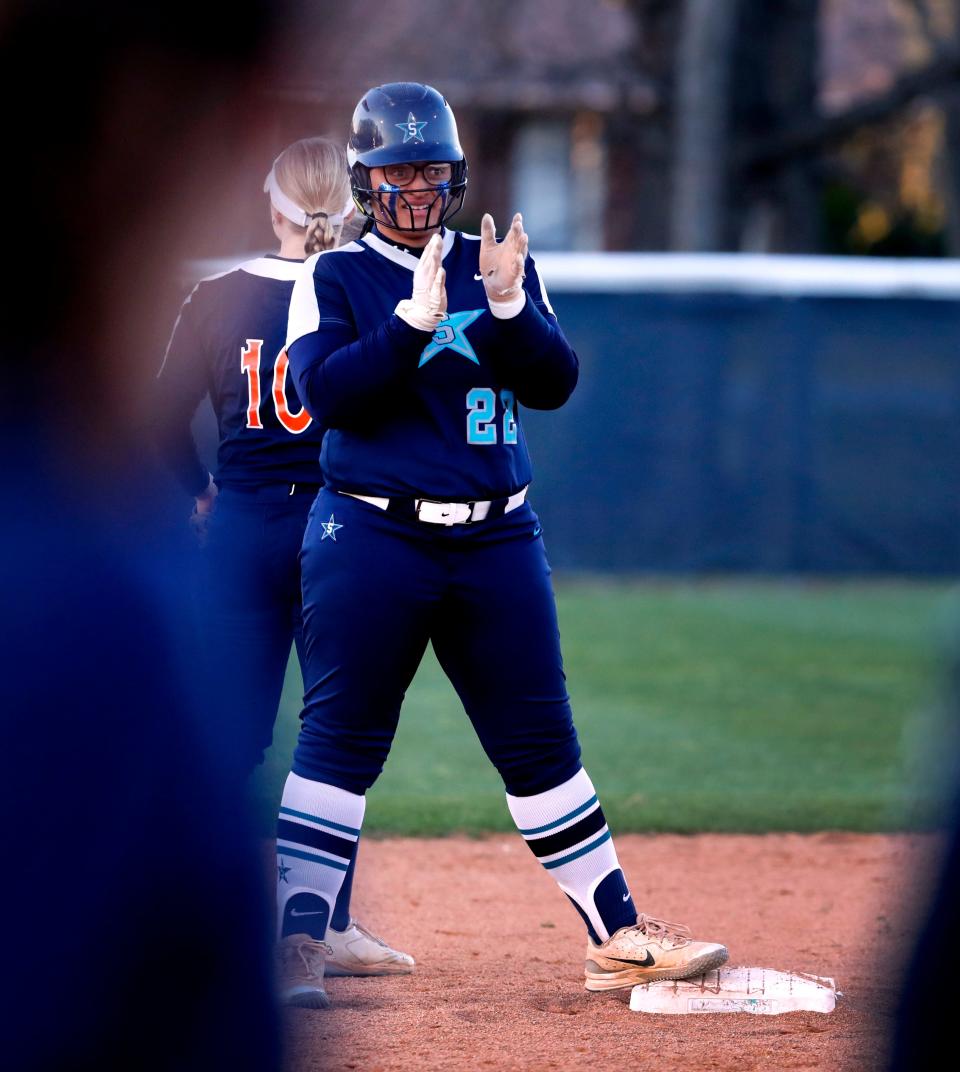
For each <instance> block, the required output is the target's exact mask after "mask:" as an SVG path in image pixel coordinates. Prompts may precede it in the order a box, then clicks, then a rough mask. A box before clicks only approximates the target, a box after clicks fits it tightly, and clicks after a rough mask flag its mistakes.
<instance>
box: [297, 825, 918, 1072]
mask: <svg viewBox="0 0 960 1072" xmlns="http://www.w3.org/2000/svg"><path fill="white" fill-rule="evenodd" d="M617 848H618V851H619V853H620V858H621V862H622V863H623V865H624V870H625V871H626V873H627V875H628V877H629V879H630V882H631V886H632V889H633V893H634V898H635V900H636V902H637V904H638V906H639V907H640V908H641V910H646V911H649V912H650V914H651V915H661V916H664V917H666V918H667V919H674V920H677V921H681V922H687V923H689V924H690V925H691V926H693V927H694V929H695V932H696V934H697V935H698V936H703V937H704V938H708V939H714V940H719V941H723V942H725V943H726V944H727V946H728V947H729V949H730V963H731V964H749V965H756V966H760V967H770V968H778V969H793V970H798V971H806V972H814V973H816V974H819V975H829V976H834V977H835V978H836V979H837V981H838V984H839V986H840V989H841V990H842V991H843V994H844V997H843V999H842V1000H841V1001H840V1002H839V1003H838V1005H837V1009H836V1011H835V1012H834V1013H832V1014H831V1015H829V1016H828V1015H823V1014H816V1013H791V1014H788V1015H785V1016H778V1017H764V1016H749V1015H743V1014H741V1015H701V1016H650V1015H646V1014H642V1013H631V1012H630V1010H629V1008H628V1007H627V1001H628V999H629V990H625V991H621V992H619V993H615V994H607V995H600V994H587V993H586V992H585V991H584V990H583V989H582V981H581V977H580V972H581V970H582V960H583V928H582V925H581V923H580V921H579V919H578V917H577V916H576V914H575V913H574V911H573V909H572V907H570V905H569V904H567V902H566V900H565V898H564V897H563V896H562V895H561V894H560V893H558V891H557V890H556V888H555V886H554V884H553V882H552V880H551V879H550V878H549V877H548V875H547V874H546V873H545V872H544V871H543V870H542V869H541V868H539V867H537V866H536V864H535V862H534V860H533V857H532V856H531V854H530V853H529V851H528V850H527V849H526V847H525V846H524V845H523V844H522V843H521V842H520V841H519V839H518V838H516V837H510V836H497V837H491V838H486V839H483V840H468V839H464V838H450V839H437V840H416V839H396V840H386V841H367V842H365V844H364V846H363V848H362V850H361V857H360V867H359V870H358V876H357V889H356V893H355V896H354V910H355V913H356V915H357V916H358V917H359V918H360V919H361V920H362V921H363V922H364V923H366V924H367V925H368V926H369V927H370V928H371V929H373V930H375V931H379V932H380V933H381V934H383V935H384V936H385V937H387V938H388V939H389V940H390V941H391V943H392V944H395V945H397V946H398V947H399V948H402V949H405V950H407V951H409V952H411V953H413V955H414V956H415V957H416V958H417V962H418V964H417V969H416V972H415V973H414V974H413V975H410V976H405V977H398V978H392V979H391V978H386V979H332V980H330V982H329V985H328V989H329V993H330V996H331V999H332V1001H333V1003H334V1008H333V1009H331V1010H330V1011H328V1012H322V1013H321V1012H304V1011H300V1010H291V1011H290V1012H289V1014H288V1017H287V1030H286V1036H287V1045H288V1067H289V1068H290V1069H293V1070H296V1072H307V1070H308V1069H310V1070H312V1069H325V1070H326V1069H336V1070H340V1069H352V1070H353V1069H355V1070H358V1072H378V1070H382V1072H400V1070H404V1072H406V1070H416V1072H421V1070H422V1072H435V1070H440V1069H444V1070H446V1069H451V1070H452V1069H478V1070H481V1072H494V1070H501V1069H503V1070H521V1069H523V1070H534V1069H538V1070H539V1069H544V1070H548V1069H557V1070H563V1072H567V1070H581V1069H583V1070H587V1069H589V1070H591V1072H595V1070H596V1069H598V1068H638V1067H647V1068H657V1069H658V1070H664V1069H680V1068H683V1069H685V1070H690V1069H695V1070H700V1069H704V1070H706V1069H709V1070H716V1072H725V1070H731V1072H733V1070H736V1072H749V1070H752V1069H756V1070H761V1069H762V1070H767V1069H770V1070H779V1069H830V1070H831V1072H836V1070H843V1072H846V1070H850V1072H852V1070H855V1069H856V1070H870V1072H873V1070H876V1069H882V1068H883V1067H884V1054H885V1051H886V1045H887V1040H888V1036H889V1032H890V1030H891V1026H892V1023H893V1019H892V1009H893V1006H894V1002H895V1000H896V996H897V987H898V984H899V982H900V980H901V978H902V972H903V969H904V960H905V956H906V955H907V953H908V951H909V943H910V941H911V938H912V933H913V928H914V926H915V913H913V912H911V911H906V910H904V908H903V907H902V906H903V905H904V903H905V899H906V902H907V903H909V901H910V900H911V899H912V898H913V896H914V894H915V891H917V890H918V888H920V884H921V882H922V880H923V878H924V877H925V875H926V874H928V872H929V867H930V864H931V861H932V860H933V859H934V857H935V850H936V844H935V841H934V839H932V838H931V837H928V836H909V835H880V834H875V835H854V834H816V835H795V834H789V835H766V836H760V837H748V836H740V835H721V836H715V835H710V836H705V835H702V836H696V837H683V836H656V837H648V836H639V835H632V836H622V837H618V839H617Z"/></svg>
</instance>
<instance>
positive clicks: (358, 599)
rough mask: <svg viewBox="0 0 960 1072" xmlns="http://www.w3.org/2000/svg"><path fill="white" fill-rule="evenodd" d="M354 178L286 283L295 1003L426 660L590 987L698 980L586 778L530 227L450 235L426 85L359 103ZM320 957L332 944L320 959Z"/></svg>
mask: <svg viewBox="0 0 960 1072" xmlns="http://www.w3.org/2000/svg"><path fill="white" fill-rule="evenodd" d="M348 159H349V162H350V164H351V174H352V181H353V194H354V199H355V201H356V203H357V204H358V205H359V206H360V207H361V209H362V211H363V213H364V214H365V215H366V216H367V219H368V224H369V226H370V229H369V232H368V233H366V234H365V235H364V236H363V237H362V239H361V240H360V241H358V242H354V243H350V244H348V245H345V246H343V247H342V248H341V249H338V250H336V251H335V252H333V253H329V254H325V255H323V256H320V257H312V258H310V259H309V260H308V261H307V262H306V265H305V266H304V269H303V270H302V271H301V272H300V274H299V275H298V278H297V281H296V283H295V285H294V290H293V297H292V299H291V306H290V325H289V331H288V337H287V349H288V352H289V354H290V365H291V369H292V370H293V373H294V376H295V379H296V384H297V389H298V391H299V394H300V397H301V398H302V399H303V400H304V404H305V405H306V406H307V408H308V410H309V411H310V413H312V414H313V416H314V418H315V419H316V420H319V421H320V422H322V423H323V424H324V425H325V426H326V427H328V428H329V431H328V432H327V435H326V437H325V439H324V442H323V450H322V454H321V465H322V469H323V477H324V487H323V489H322V490H321V491H320V493H319V495H318V496H317V499H316V501H315V503H314V504H313V507H312V508H311V511H310V520H309V522H308V524H307V530H306V533H305V535H304V544H303V551H302V555H301V565H302V577H303V595H304V647H305V661H304V676H305V699H304V710H303V715H302V719H303V722H302V727H301V732H300V737H299V741H298V744H297V748H296V752H295V755H294V762H293V770H292V772H291V774H290V776H289V778H288V780H287V783H286V787H285V790H284V795H283V803H282V807H281V809H280V818H279V825H278V842H277V845H278V852H279V853H280V854H281V855H282V856H283V858H284V859H285V860H286V861H287V864H288V865H289V867H290V870H289V872H288V873H287V875H286V880H285V885H284V886H283V887H282V889H281V896H280V901H279V907H280V910H281V933H282V935H283V936H284V943H285V945H286V947H287V949H288V950H289V959H288V962H289V965H290V969H291V976H290V978H289V979H288V984H289V987H290V991H291V994H292V996H293V1000H294V1001H296V1002H297V1003H299V1004H304V1005H310V1004H314V1003H316V1002H317V1001H318V998H317V995H318V993H322V981H321V980H322V971H323V964H322V961H323V953H324V944H323V943H324V939H325V937H327V936H328V935H329V932H328V931H327V930H326V921H327V919H328V918H329V915H330V913H331V911H332V909H333V905H334V903H335V900H336V896H337V893H338V891H339V889H340V883H341V880H342V877H343V875H344V873H345V869H346V867H347V865H348V862H349V860H350V859H351V856H352V853H353V851H354V844H355V841H356V838H357V837H358V836H359V834H360V828H361V824H362V820H363V813H364V794H365V793H366V790H367V789H368V788H369V787H370V786H371V785H372V784H373V783H374V781H375V780H376V778H377V776H378V775H379V773H380V771H381V769H382V766H383V763H384V760H385V759H386V756H387V753H388V751H389V749H390V744H391V741H392V738H393V734H394V731H395V729H396V725H397V719H398V715H399V711H400V704H401V701H402V699H403V695H404V692H405V690H406V688H407V686H408V685H409V684H410V681H411V679H412V678H413V675H414V673H415V671H416V669H417V666H418V664H419V663H420V659H421V657H422V656H423V653H424V650H425V648H426V645H427V642H428V641H431V642H432V643H433V647H434V650H435V652H436V655H437V658H438V659H439V661H440V664H441V666H442V667H443V669H444V671H445V672H446V674H447V675H448V677H449V678H450V680H451V682H452V683H453V685H454V687H455V688H456V690H457V693H458V694H459V696H460V699H461V700H462V702H463V704H464V707H465V708H466V711H467V714H468V716H469V717H470V719H471V721H472V723H473V726H474V729H475V731H476V732H477V734H478V736H479V738H480V741H481V743H482V745H483V747H484V749H485V750H486V753H487V755H488V756H489V757H490V759H491V760H492V761H493V763H494V764H495V765H496V767H497V770H498V771H499V773H500V774H501V776H502V778H503V781H504V784H505V787H506V791H507V804H508V807H509V809H510V812H511V814H512V816H513V818H514V820H515V822H516V824H517V826H518V828H519V830H520V833H521V835H522V836H523V837H524V839H525V840H526V841H527V843H528V844H529V846H530V848H531V849H532V851H533V853H534V854H535V855H536V857H537V858H538V859H539V860H540V862H541V863H542V864H543V866H544V867H546V868H547V869H548V870H549V871H550V873H551V874H552V875H553V876H554V878H555V879H556V881H557V882H558V884H559V885H560V888H561V889H562V890H563V892H564V893H565V894H566V895H567V896H568V897H569V898H570V900H571V901H572V902H573V905H574V907H575V908H576V909H577V911H578V912H579V913H580V915H581V916H582V918H583V921H584V924H585V925H586V929H587V934H588V938H587V965H586V987H587V989H589V990H606V989H612V988H616V987H625V986H631V985H633V984H634V983H637V982H642V981H647V980H651V979H678V978H685V977H688V976H692V975H698V974H700V973H702V972H704V971H707V970H709V969H710V968H714V967H716V966H718V965H719V964H722V963H723V962H724V960H725V959H726V957H727V951H726V949H724V947H723V946H721V945H717V944H713V943H705V942H695V941H693V940H692V938H691V936H690V933H689V931H688V930H687V929H686V928H685V927H682V926H678V925H674V924H670V923H666V922H664V921H662V920H656V919H653V918H651V917H648V916H643V915H641V916H639V917H638V915H637V912H636V909H635V908H634V905H633V901H632V899H631V896H630V892H629V890H628V888H627V884H626V882H625V880H624V877H623V873H622V871H621V869H620V866H619V863H618V861H617V855H616V852H615V850H614V846H613V842H612V841H611V838H610V832H609V830H608V828H607V825H606V822H605V820H604V816H603V812H602V811H601V808H600V804H599V802H598V800H597V796H596V793H595V792H594V788H593V785H592V783H591V781H590V779H589V777H588V776H587V773H586V771H585V770H584V769H583V767H582V766H581V763H580V748H579V745H578V743H577V736H576V732H575V730H574V726H573V721H572V717H571V712H570V704H569V700H568V697H567V691H566V687H565V680H564V674H563V665H562V660H561V654H560V644H559V633H558V627H557V619H556V612H555V607H554V600H553V593H552V590H551V585H550V579H549V573H550V569H549V566H548V564H547V559H546V555H545V553H544V547H543V541H542V539H541V535H540V524H539V522H538V520H537V516H536V514H535V513H534V512H533V509H532V508H531V506H530V504H529V503H528V502H527V501H526V495H527V486H528V484H529V483H530V478H531V470H530V459H529V456H528V454H527V448H526V444H525V441H524V433H523V424H522V421H521V418H520V414H519V411H518V405H519V404H522V405H525V406H530V407H533V408H536V409H554V408H556V407H559V406H561V405H563V403H564V402H565V401H566V400H567V398H568V396H569V395H570V393H571V392H572V390H573V388H574V386H575V384H576V381H577V358H576V355H575V354H574V353H573V351H572V350H571V348H570V346H569V345H568V343H567V341H566V339H565V338H564V336H563V333H562V332H561V330H560V328H559V326H558V324H557V320H556V317H555V316H554V314H553V310H552V309H551V307H550V303H549V301H548V299H547V295H546V292H545V290H544V288H543V285H542V283H541V282H540V278H539V275H538V273H537V270H536V267H535V266H534V263H533V260H532V258H530V257H528V256H527V238H526V235H525V234H524V231H523V225H522V220H521V218H520V216H519V215H518V216H515V217H514V219H513V222H512V224H511V226H510V228H509V230H508V232H507V234H506V236H505V238H504V240H503V241H502V242H501V243H498V242H497V241H496V237H495V230H494V224H493V220H492V219H491V218H490V217H489V216H485V217H484V219H483V225H482V236H481V237H479V238H478V237H477V236H473V235H465V234H461V233H457V232H454V231H450V230H447V229H445V227H444V225H445V223H446V222H447V221H448V220H449V219H450V217H451V216H452V215H453V214H454V213H455V212H456V211H457V210H458V209H459V208H460V206H461V204H462V202H463V197H464V192H465V190H466V184H467V164H466V160H465V159H464V155H463V152H462V150H461V148H460V143H459V140H458V136H457V129H456V123H455V120H454V116H453V113H452V111H451V110H450V108H449V106H448V105H447V103H446V101H445V100H444V99H443V97H442V96H441V95H440V94H439V93H438V92H437V91H436V90H434V89H432V88H430V87H429V86H424V85H420V84H417V83H396V84H391V85H385V86H381V87H379V88H377V89H373V90H370V91H369V92H368V93H367V94H365V96H364V97H363V99H362V100H361V101H360V103H359V104H358V106H357V108H356V111H355V112H354V117H353V125H352V130H351V134H350V142H349V148H348ZM327 940H329V939H328V937H327Z"/></svg>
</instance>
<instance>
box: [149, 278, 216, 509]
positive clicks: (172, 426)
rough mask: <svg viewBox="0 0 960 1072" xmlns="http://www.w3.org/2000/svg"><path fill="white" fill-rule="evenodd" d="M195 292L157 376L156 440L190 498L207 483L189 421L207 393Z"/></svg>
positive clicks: (188, 301)
mask: <svg viewBox="0 0 960 1072" xmlns="http://www.w3.org/2000/svg"><path fill="white" fill-rule="evenodd" d="M196 295H197V289H196V288H195V289H194V291H193V293H192V294H191V295H190V297H189V298H187V300H186V301H185V302H184V303H183V307H182V308H181V310H180V315H179V316H178V317H177V322H176V323H175V324H174V326H173V334H172V335H171V336H170V342H169V343H168V345H167V352H166V354H165V355H164V359H163V364H162V365H161V367H160V372H159V373H158V375H157V392H156V394H157V406H156V413H157V422H156V433H155V434H156V440H157V444H158V446H159V448H160V453H161V455H162V457H163V459H164V461H165V462H166V464H167V465H168V466H169V467H170V469H171V471H172V472H173V474H174V475H175V476H176V478H177V479H178V480H179V481H180V483H181V484H182V485H183V487H184V490H185V491H186V492H187V493H188V494H189V495H199V494H200V493H201V492H202V491H203V490H204V489H205V488H206V486H207V483H208V482H209V474H208V473H207V469H206V466H204V465H203V463H202V462H201V461H200V456H199V455H198V453H197V447H196V444H195V443H194V440H193V433H192V432H191V429H190V422H191V420H192V419H193V415H194V413H195V412H196V410H197V406H198V405H199V404H200V402H201V401H202V400H203V397H204V395H206V393H207V389H208V386H207V366H206V361H205V356H204V342H203V338H202V333H201V330H200V322H199V320H200V318H199V312H198V306H197V302H196V300H195V299H196Z"/></svg>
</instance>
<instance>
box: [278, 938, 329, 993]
mask: <svg viewBox="0 0 960 1072" xmlns="http://www.w3.org/2000/svg"><path fill="white" fill-rule="evenodd" d="M329 955H330V946H329V945H327V943H326V942H318V941H316V939H314V938H311V937H310V935H308V934H288V935H287V937H286V938H282V939H281V940H280V941H279V942H278V943H277V975H278V989H279V1001H280V1004H281V1005H293V1006H295V1007H296V1008H299V1009H328V1008H329V1007H330V999H329V998H328V997H327V992H326V990H324V988H323V971H324V966H325V961H326V959H327V957H328V956H329Z"/></svg>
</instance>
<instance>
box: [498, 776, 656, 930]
mask: <svg viewBox="0 0 960 1072" xmlns="http://www.w3.org/2000/svg"><path fill="white" fill-rule="evenodd" d="M507 806H508V807H509V808H510V814H511V815H512V816H513V821H514V822H515V823H516V824H517V829H518V830H519V831H520V833H521V834H522V835H523V838H524V840H525V841H526V843H527V844H528V845H529V846H530V848H531V849H532V850H533V854H534V856H536V857H537V859H538V860H539V861H540V863H542V864H543V866H544V867H545V868H546V869H547V870H548V871H549V872H550V874H551V875H552V876H553V877H554V879H556V882H557V885H558V886H559V887H560V889H561V890H563V892H564V893H565V894H566V895H567V896H568V897H569V898H570V900H571V901H572V902H573V905H574V907H575V908H576V909H577V911H578V912H579V913H580V915H581V916H582V917H583V921H584V923H586V925H587V931H588V932H589V934H590V937H591V938H592V939H593V940H594V941H595V942H598V943H599V942H605V941H606V940H607V939H608V938H609V937H610V935H611V934H613V933H614V932H615V931H618V930H619V929H620V928H621V927H629V926H631V925H632V924H634V923H636V922H637V910H636V908H635V907H634V904H633V898H632V897H631V896H630V891H629V890H628V889H627V883H626V880H625V879H624V877H623V871H621V869H620V862H619V860H618V859H617V851H616V849H615V848H614V847H613V840H612V839H611V837H610V831H609V829H608V828H607V821H606V819H605V818H604V817H603V810H602V809H601V807H600V801H599V800H598V799H597V794H596V792H595V791H594V788H593V782H591V781H590V778H589V777H588V775H587V772H586V771H585V770H584V769H583V768H582V767H581V768H580V770H578V771H577V773H576V774H575V775H574V776H573V777H572V778H570V779H569V780H568V781H566V782H564V783H563V784H562V785H558V786H556V787H555V788H553V789H548V790H547V791H546V792H545V793H537V794H536V795H535V796H531V797H514V796H511V795H510V794H509V793H508V794H507Z"/></svg>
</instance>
